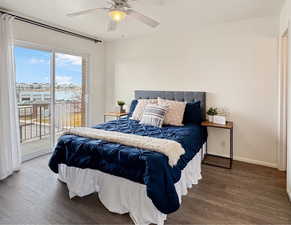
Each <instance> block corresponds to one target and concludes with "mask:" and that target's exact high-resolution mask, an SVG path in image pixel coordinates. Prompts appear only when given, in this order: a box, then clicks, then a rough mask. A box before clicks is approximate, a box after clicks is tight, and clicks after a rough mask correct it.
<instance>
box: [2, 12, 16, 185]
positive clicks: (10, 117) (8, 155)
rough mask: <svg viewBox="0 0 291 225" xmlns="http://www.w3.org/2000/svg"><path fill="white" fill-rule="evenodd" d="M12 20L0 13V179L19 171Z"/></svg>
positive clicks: (10, 17)
mask: <svg viewBox="0 0 291 225" xmlns="http://www.w3.org/2000/svg"><path fill="white" fill-rule="evenodd" d="M13 19H14V18H13V17H12V16H9V15H6V14H2V15H1V14H0V180H1V179H5V178H6V177H8V176H9V175H10V174H12V173H13V172H14V171H17V170H19V169H20V164H21V151H20V133H19V121H18V110H17V104H16V90H15V66H14V55H13V28H12V21H13Z"/></svg>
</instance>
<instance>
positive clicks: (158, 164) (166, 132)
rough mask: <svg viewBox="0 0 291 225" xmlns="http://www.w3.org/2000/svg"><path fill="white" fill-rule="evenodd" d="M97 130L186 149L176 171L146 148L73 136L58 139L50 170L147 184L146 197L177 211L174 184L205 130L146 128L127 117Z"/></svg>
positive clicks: (166, 209) (162, 208)
mask: <svg viewBox="0 0 291 225" xmlns="http://www.w3.org/2000/svg"><path fill="white" fill-rule="evenodd" d="M94 128H96V129H104V130H108V131H119V132H123V133H129V134H136V135H142V136H150V137H156V138H166V139H170V140H175V141H177V142H179V143H181V145H182V146H183V148H184V149H185V152H186V153H185V154H184V155H182V156H181V158H180V160H179V161H178V163H177V165H176V166H174V167H173V168H172V167H170V166H169V164H168V157H167V156H165V155H163V154H161V153H158V152H152V151H148V150H144V149H138V148H134V147H129V146H125V145H120V144H116V143H109V142H106V141H102V140H94V139H89V138H84V137H78V136H74V135H65V136H62V137H60V138H59V140H58V143H57V145H56V147H55V150H54V153H53V155H52V157H51V159H50V161H49V167H50V168H51V170H52V171H54V172H55V173H58V165H59V164H66V165H67V166H71V167H78V168H90V169H97V170H100V171H102V172H105V173H109V174H112V175H115V176H119V177H124V178H127V179H129V180H132V181H134V182H138V183H141V184H145V185H146V187H147V195H148V197H149V198H150V199H151V200H152V202H153V204H154V205H155V206H156V207H157V209H159V210H160V211H161V212H162V213H165V214H169V213H172V212H174V211H176V210H177V209H178V208H179V206H180V204H179V199H178V196H177V193H176V189H175V186H174V184H175V183H176V182H178V181H179V180H180V177H181V170H183V169H184V168H185V167H186V165H187V163H188V162H189V161H190V160H191V159H193V157H194V156H195V155H196V154H197V152H199V149H200V148H201V147H202V144H203V143H204V142H205V139H206V135H204V137H202V134H206V132H202V129H203V128H202V127H201V126H199V125H194V124H187V125H185V126H183V127H174V126H164V127H163V128H157V127H152V126H144V125H141V124H139V123H138V121H135V120H130V119H127V118H124V119H121V120H114V121H110V122H108V123H105V124H101V125H98V126H95V127H94Z"/></svg>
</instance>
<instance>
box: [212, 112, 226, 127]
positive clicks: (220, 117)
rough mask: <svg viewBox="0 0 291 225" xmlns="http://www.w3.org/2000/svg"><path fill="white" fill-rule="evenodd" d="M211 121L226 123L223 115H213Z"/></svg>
mask: <svg viewBox="0 0 291 225" xmlns="http://www.w3.org/2000/svg"><path fill="white" fill-rule="evenodd" d="M213 123H216V124H221V125H225V124H226V117H225V116H224V115H220V114H219V115H215V116H213Z"/></svg>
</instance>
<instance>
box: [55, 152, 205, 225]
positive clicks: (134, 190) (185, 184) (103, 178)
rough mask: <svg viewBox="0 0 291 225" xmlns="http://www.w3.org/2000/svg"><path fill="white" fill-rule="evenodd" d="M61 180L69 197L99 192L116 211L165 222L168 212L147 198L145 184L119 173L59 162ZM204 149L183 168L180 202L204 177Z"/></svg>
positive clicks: (143, 221) (140, 219)
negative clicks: (160, 209) (111, 173)
mask: <svg viewBox="0 0 291 225" xmlns="http://www.w3.org/2000/svg"><path fill="white" fill-rule="evenodd" d="M58 178H59V180H61V181H62V182H64V183H66V184H67V186H68V189H69V195H70V198H73V197H75V196H79V197H84V196H86V195H89V194H92V193H94V192H98V196H99V199H100V201H101V202H102V203H103V205H104V206H105V207H106V208H107V209H108V210H109V211H110V212H113V213H118V214H125V213H129V215H130V217H131V219H132V220H133V221H134V223H135V224H150V223H154V224H159V225H162V224H164V221H165V220H166V219H167V215H165V214H163V213H161V212H160V211H159V210H158V209H157V208H156V207H155V206H154V205H153V203H152V201H151V199H150V198H148V196H147V193H146V186H145V185H143V184H139V183H135V182H133V181H130V180H128V179H125V178H121V177H116V176H113V175H110V174H107V173H103V172H100V171H98V170H92V169H80V168H76V167H68V166H66V165H64V164H61V165H59V176H58ZM201 178H202V177H201V152H199V153H198V154H196V156H195V157H194V158H193V159H192V160H191V161H190V162H189V163H188V165H187V167H186V168H185V169H184V170H183V171H182V176H181V179H180V181H179V182H177V183H176V184H175V187H176V191H177V194H178V196H179V199H180V202H181V201H182V196H183V195H186V194H187V193H188V191H187V189H188V188H191V187H192V185H193V184H198V181H199V180H200V179H201Z"/></svg>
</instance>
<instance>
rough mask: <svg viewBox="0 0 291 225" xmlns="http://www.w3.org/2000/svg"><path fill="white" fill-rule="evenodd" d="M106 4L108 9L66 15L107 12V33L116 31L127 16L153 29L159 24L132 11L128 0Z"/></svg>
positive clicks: (115, 0) (116, 0) (111, 1)
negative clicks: (108, 21) (108, 18)
mask: <svg viewBox="0 0 291 225" xmlns="http://www.w3.org/2000/svg"><path fill="white" fill-rule="evenodd" d="M133 1H136V0H133ZM108 3H109V4H110V6H109V7H104V8H94V9H87V10H82V11H79V12H74V13H70V14H67V16H70V17H75V16H81V15H84V14H88V13H92V12H96V11H97V12H98V10H106V11H107V12H108V15H109V17H110V18H111V20H110V23H109V25H108V31H114V30H116V28H117V24H118V23H119V22H120V21H121V20H123V19H125V17H127V16H128V17H132V18H134V19H136V20H138V21H140V22H142V23H144V24H146V25H148V26H150V27H153V28H155V27H157V26H158V25H159V24H160V23H159V22H157V21H156V20H154V19H152V18H150V17H148V16H145V15H143V14H141V13H139V12H137V11H135V10H133V9H132V7H131V6H130V4H129V0H110V1H109V2H108Z"/></svg>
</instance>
